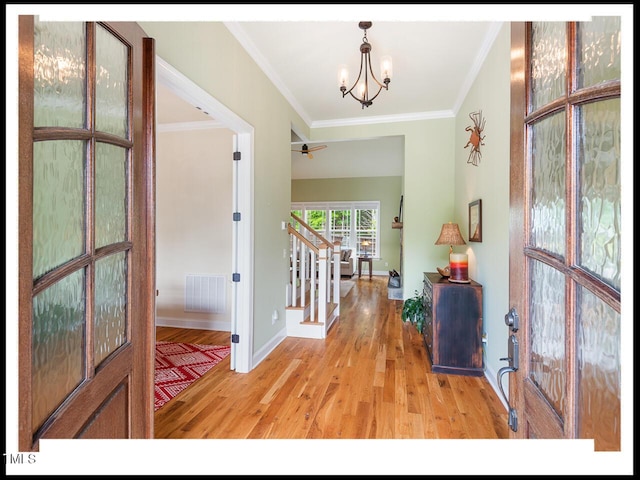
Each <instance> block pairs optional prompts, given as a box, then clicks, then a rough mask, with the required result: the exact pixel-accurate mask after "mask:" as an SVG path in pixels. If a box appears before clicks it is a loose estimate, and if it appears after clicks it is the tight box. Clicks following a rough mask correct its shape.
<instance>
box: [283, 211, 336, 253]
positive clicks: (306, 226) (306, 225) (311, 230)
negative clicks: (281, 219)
mask: <svg viewBox="0 0 640 480" xmlns="http://www.w3.org/2000/svg"><path fill="white" fill-rule="evenodd" d="M291 216H292V217H293V219H294V220H295V221H296V222H298V223H299V224H300V225H302V226H303V227H304V228H306V229H307V230H309V231H310V232H311V233H312V234H314V235H315V236H316V237H317V238H318V239H320V241H321V242H322V243H324V244H325V245H331V246H333V242H330V241H329V240H327V239H326V238H324V237H323V236H322V235H320V234H319V233H318V232H317V231H316V230H315V229H313V228H312V227H311V226H310V225H309V224H308V223H306V222H305V221H304V220H302V219H301V218H300V217H298V216H297V215H296V214H295V213H293V212H291Z"/></svg>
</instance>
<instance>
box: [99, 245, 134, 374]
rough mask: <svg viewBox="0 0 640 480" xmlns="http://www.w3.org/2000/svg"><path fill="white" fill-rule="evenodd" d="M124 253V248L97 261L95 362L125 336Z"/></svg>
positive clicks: (122, 341)
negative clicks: (122, 250)
mask: <svg viewBox="0 0 640 480" xmlns="http://www.w3.org/2000/svg"><path fill="white" fill-rule="evenodd" d="M126 261H127V257H126V254H125V253H124V252H121V253H117V254H114V255H110V256H108V257H106V258H102V259H100V260H98V261H97V262H96V302H95V312H94V316H95V321H94V329H95V330H94V352H95V353H94V354H95V364H96V365H99V364H100V362H101V361H102V360H104V359H105V358H107V357H108V356H109V354H110V353H112V352H113V351H115V350H116V349H117V348H118V347H119V346H120V345H122V344H123V343H124V342H125V340H126V323H125V321H126V306H127V264H126Z"/></svg>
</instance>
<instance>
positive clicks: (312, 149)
mask: <svg viewBox="0 0 640 480" xmlns="http://www.w3.org/2000/svg"><path fill="white" fill-rule="evenodd" d="M324 148H327V146H326V145H316V146H315V147H311V148H309V149H308V151H310V152H315V151H316V150H322V149H324Z"/></svg>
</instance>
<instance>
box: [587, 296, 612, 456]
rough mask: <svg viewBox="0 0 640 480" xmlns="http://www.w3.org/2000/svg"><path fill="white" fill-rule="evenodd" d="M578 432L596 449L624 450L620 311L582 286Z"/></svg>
mask: <svg viewBox="0 0 640 480" xmlns="http://www.w3.org/2000/svg"><path fill="white" fill-rule="evenodd" d="M578 299H579V303H578V311H577V320H578V322H577V328H578V346H577V349H578V370H579V375H578V436H579V437H580V438H594V439H595V441H596V443H595V449H596V450H616V451H619V450H620V314H619V313H617V312H616V311H615V310H614V309H612V308H611V307H610V306H609V305H607V304H606V303H604V302H603V301H602V300H600V299H599V298H597V297H596V296H595V295H593V294H592V293H591V292H589V291H588V290H587V289H585V288H582V287H580V289H579V295H578Z"/></svg>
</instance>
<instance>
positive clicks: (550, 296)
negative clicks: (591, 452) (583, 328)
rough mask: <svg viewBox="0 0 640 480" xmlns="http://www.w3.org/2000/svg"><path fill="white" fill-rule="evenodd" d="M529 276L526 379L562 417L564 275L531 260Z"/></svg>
mask: <svg viewBox="0 0 640 480" xmlns="http://www.w3.org/2000/svg"><path fill="white" fill-rule="evenodd" d="M530 277H531V305H530V316H529V332H530V335H531V340H530V342H531V353H530V361H531V367H530V372H531V373H530V376H531V380H532V381H533V382H534V383H535V384H536V385H537V386H538V387H539V388H540V391H541V392H542V393H543V394H544V396H545V397H546V398H547V400H548V401H549V403H550V404H551V406H552V407H553V408H554V409H555V411H556V413H557V414H558V415H559V416H560V418H564V406H565V401H566V381H567V380H566V379H567V372H566V368H567V366H566V363H565V336H566V335H565V312H564V305H565V302H566V298H565V294H564V292H565V283H564V275H563V274H562V273H560V272H559V271H557V270H555V269H554V268H552V267H550V266H548V265H546V264H544V263H542V262H538V261H536V260H531V274H530Z"/></svg>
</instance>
